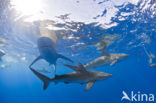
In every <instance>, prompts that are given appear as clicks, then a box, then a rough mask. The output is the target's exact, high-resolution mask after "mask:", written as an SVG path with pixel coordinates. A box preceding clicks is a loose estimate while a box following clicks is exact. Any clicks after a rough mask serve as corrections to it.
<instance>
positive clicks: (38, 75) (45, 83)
mask: <svg viewBox="0 0 156 103" xmlns="http://www.w3.org/2000/svg"><path fill="white" fill-rule="evenodd" d="M30 70H31V71H32V72H33V73H34V74H35V75H36V76H37V77H38V78H39V79H40V80H41V81H43V83H44V86H43V89H44V90H46V89H47V87H48V86H49V84H50V81H51V79H50V78H49V77H46V76H44V75H43V74H41V73H39V72H37V71H36V70H34V69H32V68H30Z"/></svg>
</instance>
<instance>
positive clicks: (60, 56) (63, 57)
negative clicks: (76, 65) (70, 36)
mask: <svg viewBox="0 0 156 103" xmlns="http://www.w3.org/2000/svg"><path fill="white" fill-rule="evenodd" d="M58 56H59V58H62V59H65V60H68V61H70V62H72V63H73V62H74V61H72V60H71V59H69V58H67V57H65V56H63V55H61V54H58Z"/></svg>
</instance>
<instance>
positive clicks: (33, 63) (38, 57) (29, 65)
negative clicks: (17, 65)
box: [29, 56, 42, 68]
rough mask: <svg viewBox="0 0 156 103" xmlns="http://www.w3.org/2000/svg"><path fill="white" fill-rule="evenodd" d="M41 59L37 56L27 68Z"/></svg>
mask: <svg viewBox="0 0 156 103" xmlns="http://www.w3.org/2000/svg"><path fill="white" fill-rule="evenodd" d="M41 58H42V57H41V56H38V57H37V58H36V59H35V60H34V61H33V62H32V63H31V64H30V65H29V68H30V67H31V66H32V65H33V64H34V63H35V62H36V61H38V60H40V59H41Z"/></svg>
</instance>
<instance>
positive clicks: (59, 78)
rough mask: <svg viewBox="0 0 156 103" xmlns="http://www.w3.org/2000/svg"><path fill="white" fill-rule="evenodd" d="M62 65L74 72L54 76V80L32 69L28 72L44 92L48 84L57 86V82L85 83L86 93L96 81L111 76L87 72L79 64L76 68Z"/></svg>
mask: <svg viewBox="0 0 156 103" xmlns="http://www.w3.org/2000/svg"><path fill="white" fill-rule="evenodd" d="M64 65H65V66H67V67H69V68H70V69H72V70H74V71H75V72H72V73H68V74H64V75H56V76H55V77H54V78H49V77H47V76H45V75H43V74H41V73H39V72H37V71H36V70H34V69H33V68H30V70H31V71H32V72H33V73H34V74H35V75H36V76H37V77H38V78H39V79H40V80H41V81H42V82H43V83H44V86H43V89H44V90H45V89H47V87H48V86H49V84H50V82H54V83H55V84H57V83H58V82H64V83H65V84H68V83H81V84H83V83H87V86H86V88H85V91H88V90H89V89H90V88H91V87H92V86H93V84H94V83H95V82H96V81H98V80H103V79H106V78H108V77H111V76H112V74H107V73H104V72H97V71H88V70H87V69H86V68H85V67H84V66H83V65H82V64H81V63H78V66H72V65H68V64H64Z"/></svg>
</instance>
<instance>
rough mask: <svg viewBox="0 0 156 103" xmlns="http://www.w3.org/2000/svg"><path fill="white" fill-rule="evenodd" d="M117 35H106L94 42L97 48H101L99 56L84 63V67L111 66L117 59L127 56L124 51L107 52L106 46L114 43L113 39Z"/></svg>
mask: <svg viewBox="0 0 156 103" xmlns="http://www.w3.org/2000/svg"><path fill="white" fill-rule="evenodd" d="M117 37H118V35H107V36H104V37H103V38H101V39H100V41H99V42H97V43H96V44H95V46H97V49H98V50H101V56H100V57H98V58H96V59H94V60H92V61H90V62H89V63H86V64H85V65H84V67H85V68H87V69H91V68H97V67H101V66H105V65H110V66H113V65H114V64H116V63H117V62H118V61H120V60H122V59H124V58H125V57H127V56H129V55H128V54H125V53H107V52H106V48H107V47H108V46H110V45H111V44H112V43H114V39H116V38H117Z"/></svg>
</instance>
